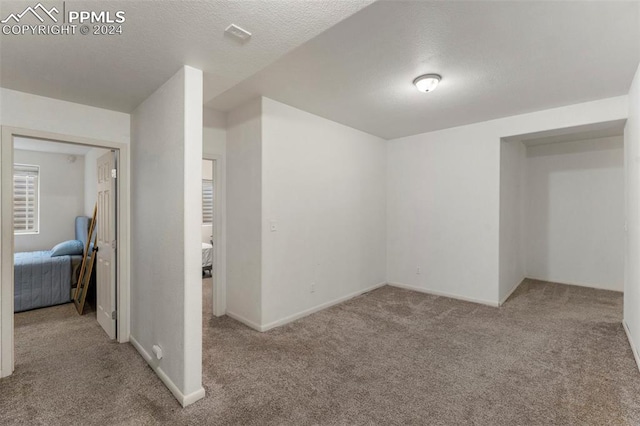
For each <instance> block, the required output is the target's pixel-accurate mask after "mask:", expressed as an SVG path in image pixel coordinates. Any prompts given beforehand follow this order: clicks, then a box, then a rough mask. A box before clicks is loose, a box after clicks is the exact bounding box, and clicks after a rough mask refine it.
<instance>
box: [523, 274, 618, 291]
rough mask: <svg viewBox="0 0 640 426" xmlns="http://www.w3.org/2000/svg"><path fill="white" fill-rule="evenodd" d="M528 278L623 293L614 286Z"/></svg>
mask: <svg viewBox="0 0 640 426" xmlns="http://www.w3.org/2000/svg"><path fill="white" fill-rule="evenodd" d="M526 279H530V280H535V281H544V282H547V283H554V284H564V285H572V286H576V287H587V288H595V289H596V290H606V291H616V292H618V293H623V291H622V290H615V289H612V288H606V287H599V286H597V285H595V284H578V283H571V282H568V281H559V280H552V279H549V278H535V277H529V276H528V277H526Z"/></svg>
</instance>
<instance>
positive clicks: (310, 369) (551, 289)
mask: <svg viewBox="0 0 640 426" xmlns="http://www.w3.org/2000/svg"><path fill="white" fill-rule="evenodd" d="M204 282H205V284H206V285H205V295H206V300H207V302H208V303H207V304H206V306H205V312H206V314H205V315H204V318H205V321H204V327H205V328H204V351H203V352H204V353H203V357H204V359H203V362H204V377H203V382H204V386H205V389H206V391H207V396H206V398H205V399H204V400H202V401H200V402H198V403H196V404H195V405H193V406H191V407H188V408H187V409H184V410H183V409H181V408H180V407H179V405H178V404H177V402H176V401H175V400H174V399H173V397H172V396H171V395H170V393H169V392H168V391H167V390H166V389H165V388H164V386H163V385H162V383H161V382H160V381H159V380H158V379H157V378H156V377H155V375H154V374H153V372H152V371H151V369H150V368H148V367H147V366H146V363H145V362H144V361H143V360H142V358H140V356H138V355H137V353H136V351H135V350H134V349H133V348H132V347H131V346H130V345H127V344H125V345H119V344H117V343H112V342H109V341H108V340H107V339H106V337H105V335H104V334H103V333H102V331H101V330H100V328H99V327H98V325H97V323H96V322H95V318H94V317H92V316H84V317H79V316H78V315H76V314H75V311H74V308H73V305H64V306H59V307H54V308H47V309H41V310H38V311H33V312H28V313H24V314H18V315H16V355H17V359H18V360H19V363H18V364H17V369H16V372H15V374H14V375H13V376H11V377H9V378H6V379H3V380H0V423H2V424H47V425H52V424H132V425H133V424H136V425H137V424H158V423H169V424H178V425H180V424H215V425H226V424H238V425H239V424H242V425H265V424H277V425H308V424H318V425H329V424H331V425H334V424H341V425H344V424H384V425H390V424H398V425H400V424H430V425H436V424H458V425H459V424H475V425H516V424H517V425H525V424H537V425H539V424H549V425H551V424H553V425H558V424H562V425H567V424H580V425H583V424H592V425H603V424H615V425H618V424H631V425H637V424H640V374H639V373H638V370H637V367H636V365H635V363H634V360H633V356H632V353H631V350H630V348H629V345H628V343H627V340H626V337H625V335H624V331H623V329H622V326H621V323H620V321H621V313H622V295H621V294H620V293H615V292H608V291H599V290H592V289H586V288H580V287H572V286H565V285H558V284H549V283H542V282H533V281H527V282H525V283H523V284H522V285H521V286H520V288H519V289H518V290H517V291H516V292H515V293H514V294H513V296H512V297H511V298H510V299H509V301H508V302H507V303H506V304H505V305H504V306H503V307H502V308H491V307H487V306H482V305H477V304H473V303H467V302H462V301H457V300H453V299H447V298H443V297H436V296H430V295H425V294H419V293H415V292H411V291H406V290H401V289H397V288H392V287H383V288H381V289H378V290H375V291H373V292H371V293H368V294H366V295H363V296H361V297H358V298H356V299H353V300H351V301H348V302H346V303H343V304H341V305H338V306H335V307H333V308H330V309H327V310H324V311H322V312H319V313H316V314H314V315H311V316H309V317H306V318H303V319H301V320H299V321H296V322H295V323H292V324H289V325H287V326H284V327H281V328H278V329H275V330H272V331H270V332H267V333H262V334H261V333H258V332H255V331H253V330H250V329H248V328H247V327H245V326H243V325H242V324H239V323H237V322H236V321H233V320H231V319H229V318H226V317H223V318H219V319H211V317H210V314H209V313H210V312H211V304H210V300H209V299H210V295H211V288H210V284H211V280H210V279H206V280H204Z"/></svg>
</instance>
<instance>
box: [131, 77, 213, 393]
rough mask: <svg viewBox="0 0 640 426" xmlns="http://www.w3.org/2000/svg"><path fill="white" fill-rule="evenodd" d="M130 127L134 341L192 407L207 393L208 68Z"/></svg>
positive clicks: (178, 82) (176, 85)
mask: <svg viewBox="0 0 640 426" xmlns="http://www.w3.org/2000/svg"><path fill="white" fill-rule="evenodd" d="M131 130H132V141H133V143H132V149H131V165H132V167H131V170H132V180H131V182H132V183H131V191H132V192H131V221H132V223H131V225H132V226H131V234H132V236H131V242H132V256H131V263H132V268H131V269H132V279H131V341H132V343H133V344H134V346H136V348H137V349H138V350H139V351H140V352H141V353H142V355H143V356H144V357H145V358H146V359H147V360H148V361H149V363H150V364H151V366H152V367H153V368H154V369H155V370H156V372H157V373H158V374H159V376H160V378H161V379H163V381H164V382H165V384H166V385H167V386H168V387H169V389H170V390H171V391H172V392H173V393H174V395H175V396H176V398H178V400H179V401H180V402H181V403H182V404H183V405H187V404H190V403H192V402H194V401H196V400H197V399H200V398H202V397H203V396H204V389H203V388H202V385H201V379H202V310H201V309H200V307H201V306H202V284H201V278H200V267H201V265H200V258H201V256H200V251H201V247H200V225H201V215H202V202H201V201H202V194H201V190H200V188H201V177H202V72H201V71H199V70H196V69H194V68H190V67H184V68H183V69H181V70H180V71H179V72H178V73H177V74H176V75H174V76H173V77H172V78H171V79H170V80H169V81H167V82H166V83H165V84H164V85H163V86H162V87H160V88H159V89H158V90H157V91H156V92H155V93H153V94H152V95H151V96H150V97H149V98H147V99H146V100H145V101H144V102H143V103H142V104H141V105H140V106H139V107H138V108H137V109H136V110H135V111H134V112H133V114H132V116H131ZM153 345H159V346H160V347H161V348H162V349H163V353H164V357H163V358H162V360H159V361H158V360H155V358H153V359H151V358H150V355H151V354H152V346H153Z"/></svg>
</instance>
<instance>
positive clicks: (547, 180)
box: [525, 137, 624, 291]
mask: <svg viewBox="0 0 640 426" xmlns="http://www.w3.org/2000/svg"><path fill="white" fill-rule="evenodd" d="M623 165H624V153H623V140H622V137H611V138H604V139H590V140H581V141H573V142H564V143H553V144H547V145H538V146H529V147H527V166H526V170H527V173H526V175H527V185H526V187H527V190H526V194H527V201H526V220H525V223H526V238H525V241H526V275H527V277H529V278H535V279H540V280H545V281H552V282H560V283H566V284H576V285H583V286H588V287H595V288H602V289H607V290H616V291H622V290H623V281H624V171H623Z"/></svg>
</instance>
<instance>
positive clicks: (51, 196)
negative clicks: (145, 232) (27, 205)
mask: <svg viewBox="0 0 640 426" xmlns="http://www.w3.org/2000/svg"><path fill="white" fill-rule="evenodd" d="M13 156H14V157H13V160H14V163H20V164H31V165H37V166H40V181H39V184H40V199H39V200H40V229H39V231H40V232H39V233H38V234H17V235H15V237H14V249H15V251H16V252H20V251H36V250H51V248H52V247H53V246H55V245H56V244H58V243H61V242H63V241H67V240H73V239H75V225H74V223H75V218H76V216H80V215H82V214H83V208H84V157H82V156H81V155H76V156H75V161H74V162H69V155H68V154H54V153H50V152H35V151H19V150H14V152H13Z"/></svg>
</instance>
